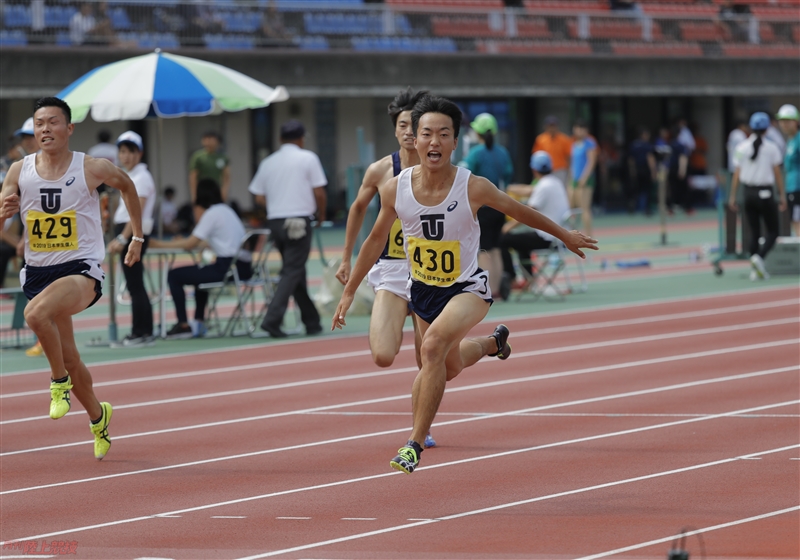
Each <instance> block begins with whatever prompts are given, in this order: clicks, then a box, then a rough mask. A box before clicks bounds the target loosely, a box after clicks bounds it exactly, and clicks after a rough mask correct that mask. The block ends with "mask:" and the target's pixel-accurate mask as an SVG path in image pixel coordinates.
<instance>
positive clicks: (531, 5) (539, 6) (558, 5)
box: [523, 0, 611, 14]
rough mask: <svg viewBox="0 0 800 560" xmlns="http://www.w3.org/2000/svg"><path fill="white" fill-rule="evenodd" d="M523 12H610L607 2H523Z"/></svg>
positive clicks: (603, 0) (600, 0)
mask: <svg viewBox="0 0 800 560" xmlns="http://www.w3.org/2000/svg"><path fill="white" fill-rule="evenodd" d="M523 6H524V7H525V10H527V11H529V12H534V13H541V12H580V13H582V14H598V13H599V14H607V13H609V12H610V11H611V8H609V3H608V1H607V0H525V1H524V2H523Z"/></svg>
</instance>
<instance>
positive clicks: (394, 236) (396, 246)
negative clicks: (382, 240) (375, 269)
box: [386, 218, 406, 259]
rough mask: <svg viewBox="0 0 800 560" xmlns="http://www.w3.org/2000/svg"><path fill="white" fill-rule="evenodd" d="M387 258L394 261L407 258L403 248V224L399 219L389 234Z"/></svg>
mask: <svg viewBox="0 0 800 560" xmlns="http://www.w3.org/2000/svg"><path fill="white" fill-rule="evenodd" d="M386 256H387V257H391V258H393V259H404V258H406V251H405V249H404V248H403V222H401V221H400V219H399V218H398V219H397V220H395V221H394V223H393V224H392V231H390V232H389V251H388V253H386Z"/></svg>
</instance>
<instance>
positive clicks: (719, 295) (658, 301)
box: [0, 286, 797, 386]
mask: <svg viewBox="0 0 800 560" xmlns="http://www.w3.org/2000/svg"><path fill="white" fill-rule="evenodd" d="M790 289H791V290H793V291H797V289H796V288H794V287H793V286H771V287H768V288H743V289H741V290H732V291H723V292H710V293H708V294H699V295H690V296H678V297H672V298H653V299H647V300H642V301H638V302H634V303H612V304H608V305H600V306H597V307H593V308H589V309H571V310H568V311H550V312H546V313H529V314H525V315H510V316H500V317H494V318H492V321H496V322H503V321H526V320H530V319H542V318H547V317H571V316H574V315H581V314H589V313H597V312H602V311H609V310H618V309H637V308H640V307H650V306H653V305H665V304H669V303H679V302H684V301H702V300H712V299H731V298H740V296H742V295H743V294H753V293H772V292H781V291H788V290H790ZM787 304H797V298H794V299H786V300H780V301H772V302H764V303H760V304H749V305H738V306H733V307H725V308H719V309H709V310H706V311H698V312H693V313H696V314H697V316H706V315H715V314H718V313H728V312H737V311H748V310H752V311H757V310H759V309H766V308H768V307H782V306H783V305H787ZM742 308H747V309H742ZM726 309H728V310H730V311H725V310H726ZM679 315H682V314H679ZM656 317H658V316H656ZM661 317H666V316H663V315H662V316H661ZM645 319H646V318H645ZM633 320H637V319H633ZM657 320H668V319H657ZM587 324H589V323H587ZM404 330H405V331H410V330H411V328H410V327H409V328H407V329H404ZM545 330H546V329H545ZM365 336H366V333H352V334H350V333H348V334H344V333H342V334H339V335H338V336H336V337H335V338H337V339H338V338H342V339H346V338H359V337H365ZM331 338H333V337H325V338H321V339H316V341H317V342H326V341H328V340H331ZM296 344H306V345H307V344H313V342H312V341H310V340H306V339H300V340H289V341H285V342H279V343H274V342H272V343H263V342H261V343H254V344H247V345H242V346H233V347H226V348H214V349H209V350H194V349H193V350H192V351H188V352H174V353H170V354H161V355H158V356H142V357H137V358H136V362H137V363H139V362H145V361H158V360H162V359H169V358H182V357H186V356H197V355H206V354H215V353H220V354H223V353H228V352H239V351H241V350H253V349H270V348H280V347H283V346H290V345H296ZM403 349H404V350H409V349H413V346H404V347H403ZM367 354H369V352H366V354H365V355H367ZM130 363H131V359H130V358H125V359H120V360H106V361H101V362H93V363H91V364H87V365H90V366H91V367H100V366H109V365H119V364H126V365H127V364H130ZM49 372H50V370H49V369H41V368H40V369H31V370H24V371H17V372H10V373H3V374H2V375H0V377H11V376H16V375H31V374H41V373H49ZM131 382H135V381H131ZM95 386H97V385H95Z"/></svg>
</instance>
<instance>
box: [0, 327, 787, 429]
mask: <svg viewBox="0 0 800 560" xmlns="http://www.w3.org/2000/svg"><path fill="white" fill-rule="evenodd" d="M792 323H800V317H798V316H794V317H786V318H783V319H773V320H770V321H756V322H752V323H742V324H738V325H726V326H722V327H709V328H705V329H695V330H690V331H685V330H684V331H676V332H671V333H662V334H655V335H648V336H638V337H632V338H618V339H610V340H604V341H600V342H588V343H584V344H574V345H570V346H557V347H554V348H545V349H542V350H531V351H528V352H517V353H516V354H512V355H511V356H510V358H513V359H517V360H518V359H520V358H529V357H535V356H546V355H550V354H562V353H565V352H580V351H584V350H596V349H598V348H607V347H610V346H624V345H627V344H642V343H647V342H660V341H663V340H672V339H676V338H686V337H696V336H705V335H712V334H720V333H726V332H735V331H741V330H750V329H760V328H766V327H774V326H780V325H787V324H792ZM530 332H533V331H530ZM326 361H327V360H326ZM481 362H483V363H484V364H486V363H490V362H491V360H483V359H481V360H480V361H479V362H478V363H481ZM214 369H215V370H216V369H220V368H214ZM221 369H227V368H221ZM243 369H255V365H253V366H246V367H243ZM418 369H419V368H417V367H416V366H414V367H405V368H393V369H381V370H375V371H369V372H366V373H354V374H349V375H339V376H333V377H323V378H320V379H306V380H303V381H291V382H288V383H277V384H275V385H262V386H261V387H248V388H244V389H235V390H231V391H217V392H215V393H204V394H200V395H191V396H186V397H172V398H169V399H161V400H157V401H145V402H141V403H131V404H122V405H115V406H114V408H115V409H117V410H123V409H126V408H139V407H142V406H157V405H162V404H175V403H178V402H188V401H194V400H202V399H209V398H220V397H229V396H236V395H244V394H250V393H254V392H261V391H275V390H279V389H289V388H297V387H308V386H311V385H320V384H326V383H335V382H338V381H354V380H362V379H368V378H373V377H383V376H387V375H396V374H400V373H408V372H409V371H417V370H418ZM206 371H208V370H206ZM231 371H232V370H231ZM217 373H218V372H217ZM197 374H198V375H203V374H204V372H203V371H202V370H201V371H200V372H197ZM176 375H177V374H176ZM179 375H181V376H183V377H193V376H192V375H191V374H190V373H189V372H187V373H185V374H179ZM99 385H100V383H95V384H94V386H95V387H97V386H99ZM46 392H47V391H44V390H36V391H25V392H22V393H9V394H8V395H6V397H5V398H11V397H29V396H41V395H43V394H46ZM82 414H83V412H81V411H77V410H75V411H72V412H69V413H67V414H66V416H76V415H82ZM35 420H50V417H49V416H28V417H24V418H14V419H11V420H3V421H0V425H6V424H16V423H20V422H32V421H35Z"/></svg>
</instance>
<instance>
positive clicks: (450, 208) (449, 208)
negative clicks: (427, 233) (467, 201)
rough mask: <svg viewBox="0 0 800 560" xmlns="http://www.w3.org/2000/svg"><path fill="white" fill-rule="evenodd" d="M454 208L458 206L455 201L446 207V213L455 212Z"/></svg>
mask: <svg viewBox="0 0 800 560" xmlns="http://www.w3.org/2000/svg"><path fill="white" fill-rule="evenodd" d="M456 206H458V201H457V200H454V201H453V202H452V203H451V204H450V206H448V207H447V211H448V212H452V211H453V210H455V209H456Z"/></svg>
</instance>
